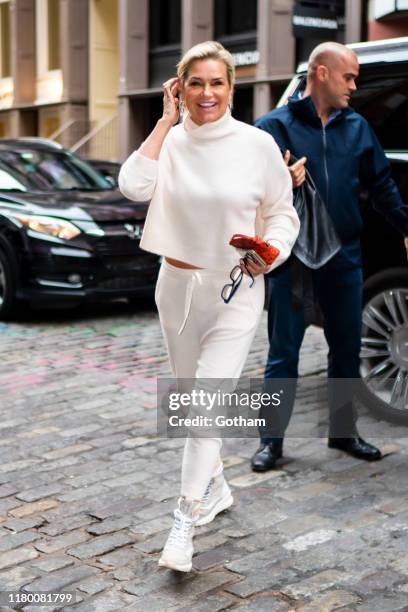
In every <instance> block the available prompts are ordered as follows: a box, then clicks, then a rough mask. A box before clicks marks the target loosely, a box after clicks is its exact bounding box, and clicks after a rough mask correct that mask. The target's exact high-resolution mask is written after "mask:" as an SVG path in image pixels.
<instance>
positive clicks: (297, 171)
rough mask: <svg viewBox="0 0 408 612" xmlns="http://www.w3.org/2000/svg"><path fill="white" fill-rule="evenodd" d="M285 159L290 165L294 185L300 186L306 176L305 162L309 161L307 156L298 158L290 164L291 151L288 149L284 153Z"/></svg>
mask: <svg viewBox="0 0 408 612" xmlns="http://www.w3.org/2000/svg"><path fill="white" fill-rule="evenodd" d="M283 160H284V162H285V164H286V165H287V166H288V170H289V172H290V175H291V177H292V184H293V187H294V188H295V187H300V185H301V184H302V183H303V182H304V180H305V178H306V170H305V163H306V162H307V158H306V157H301V158H300V159H298V160H297V162H296V163H295V164H292V165H291V166H289V160H290V151H289V149H288V150H287V151H286V153H285V155H284V158H283Z"/></svg>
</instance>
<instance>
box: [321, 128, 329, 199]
mask: <svg viewBox="0 0 408 612" xmlns="http://www.w3.org/2000/svg"><path fill="white" fill-rule="evenodd" d="M322 133H323V161H324V175H325V177H326V207H327V208H328V206H329V172H328V170H327V157H326V151H327V140H326V128H325V126H324V125H323V123H322Z"/></svg>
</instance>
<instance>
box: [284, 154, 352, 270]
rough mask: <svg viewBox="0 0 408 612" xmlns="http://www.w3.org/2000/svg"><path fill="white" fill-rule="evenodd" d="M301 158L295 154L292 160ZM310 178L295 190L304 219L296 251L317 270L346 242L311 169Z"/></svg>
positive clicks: (297, 209) (295, 253)
mask: <svg viewBox="0 0 408 612" xmlns="http://www.w3.org/2000/svg"><path fill="white" fill-rule="evenodd" d="M296 161H297V159H296V158H295V157H294V156H291V158H290V162H289V164H290V165H292V164H293V163H295V162H296ZM305 170H306V180H305V181H304V182H303V183H302V185H300V187H297V188H296V189H294V190H293V204H294V207H295V209H296V212H297V214H298V217H299V220H300V230H299V235H298V237H297V240H296V242H295V246H294V247H293V250H292V253H293V255H295V257H297V259H299V261H301V262H302V263H303V264H304V265H305V266H307V267H308V268H312V270H316V269H317V268H321V267H322V266H324V264H325V263H327V262H328V261H329V260H330V259H331V258H332V257H333V256H334V255H335V254H336V253H338V251H339V250H340V249H341V247H342V244H341V241H340V238H339V237H338V235H337V232H336V230H335V227H334V225H333V221H332V220H331V218H330V215H329V213H328V210H327V208H326V205H325V203H324V202H323V200H322V198H321V197H320V194H319V192H318V191H317V188H316V185H315V184H314V181H313V179H312V177H311V175H310V173H309V171H308V170H307V169H305Z"/></svg>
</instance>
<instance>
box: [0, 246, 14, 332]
mask: <svg viewBox="0 0 408 612" xmlns="http://www.w3.org/2000/svg"><path fill="white" fill-rule="evenodd" d="M3 244H4V241H3V240H1V242H0V319H1V320H3V321H5V320H7V319H8V318H9V317H10V316H11V313H12V312H13V308H14V306H15V303H16V295H15V294H16V279H15V266H13V264H12V262H11V261H10V256H9V254H8V253H7V250H8V249H7V250H6V249H5V248H3ZM7 245H8V243H7Z"/></svg>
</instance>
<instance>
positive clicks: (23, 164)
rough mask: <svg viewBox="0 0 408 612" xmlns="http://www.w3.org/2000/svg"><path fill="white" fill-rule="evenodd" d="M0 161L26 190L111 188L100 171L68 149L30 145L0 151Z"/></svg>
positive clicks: (91, 189) (4, 168)
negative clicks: (41, 147) (29, 147)
mask: <svg viewBox="0 0 408 612" xmlns="http://www.w3.org/2000/svg"><path fill="white" fill-rule="evenodd" d="M0 165H1V168H2V170H4V171H6V172H8V173H9V174H11V175H12V176H13V177H14V178H15V179H16V180H18V181H19V182H20V183H22V184H23V185H24V187H25V188H26V189H28V190H29V191H38V190H40V191H64V190H68V191H70V190H75V189H78V190H83V191H87V190H88V191H99V190H103V189H112V183H110V182H109V181H107V180H106V179H105V178H104V177H103V175H102V174H100V173H99V172H97V171H95V170H94V169H93V168H92V167H91V166H90V165H89V164H87V163H86V162H84V161H82V160H81V159H79V158H78V157H76V156H75V155H72V154H70V153H62V152H50V151H39V150H34V149H27V150H24V149H16V150H14V151H12V150H7V151H1V152H0Z"/></svg>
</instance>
